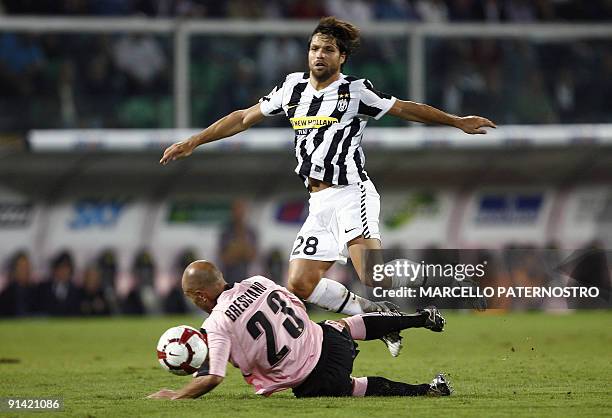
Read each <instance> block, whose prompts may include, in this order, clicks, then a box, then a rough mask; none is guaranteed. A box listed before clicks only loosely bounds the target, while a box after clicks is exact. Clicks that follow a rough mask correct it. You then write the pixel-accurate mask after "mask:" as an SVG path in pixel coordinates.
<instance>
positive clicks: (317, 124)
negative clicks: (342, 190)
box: [259, 73, 396, 185]
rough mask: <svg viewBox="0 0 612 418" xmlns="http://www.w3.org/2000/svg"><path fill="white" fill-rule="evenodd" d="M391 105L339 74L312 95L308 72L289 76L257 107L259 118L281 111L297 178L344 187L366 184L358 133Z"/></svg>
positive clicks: (386, 97) (385, 97)
mask: <svg viewBox="0 0 612 418" xmlns="http://www.w3.org/2000/svg"><path fill="white" fill-rule="evenodd" d="M395 100H396V99H395V97H392V96H390V95H388V94H385V93H381V92H379V91H377V90H375V89H374V87H373V86H372V83H370V81H368V80H366V79H363V78H361V79H358V78H355V77H351V76H345V75H344V74H340V78H339V79H338V80H336V81H334V82H333V83H332V84H330V85H329V86H327V87H326V88H324V89H322V90H318V91H317V90H315V88H314V87H312V85H311V84H310V82H309V74H308V73H293V74H289V75H288V76H287V77H286V78H285V80H284V82H283V83H282V84H281V85H279V86H276V87H274V89H273V90H272V91H271V92H270V94H268V95H267V96H265V97H263V98H261V99H260V101H259V103H260V108H261V112H262V113H263V114H264V115H265V116H274V115H278V114H280V113H282V112H284V113H285V115H286V116H287V118H288V119H289V122H290V123H291V126H292V127H293V129H294V130H295V158H296V159H297V162H298V164H297V167H296V169H295V172H296V173H297V174H298V175H300V176H301V177H302V178H303V179H305V178H306V177H312V178H315V179H318V180H322V181H325V182H327V183H331V184H339V185H346V184H353V183H358V182H360V181H366V180H368V175H367V173H366V171H365V169H364V165H365V156H364V153H363V149H362V148H361V139H362V136H363V130H364V128H365V127H366V124H367V122H368V119H369V118H374V119H380V118H381V117H382V116H383V115H384V114H385V113H387V112H388V111H389V109H391V107H392V106H393V104H394V103H395Z"/></svg>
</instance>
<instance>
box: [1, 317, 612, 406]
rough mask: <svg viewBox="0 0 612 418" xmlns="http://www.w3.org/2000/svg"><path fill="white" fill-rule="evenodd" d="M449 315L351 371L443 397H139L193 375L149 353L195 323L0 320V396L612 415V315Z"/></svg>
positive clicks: (235, 377)
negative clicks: (169, 332)
mask: <svg viewBox="0 0 612 418" xmlns="http://www.w3.org/2000/svg"><path fill="white" fill-rule="evenodd" d="M446 316H447V320H448V323H447V329H446V331H445V332H443V333H441V334H437V333H433V332H430V331H428V330H423V329H416V330H406V331H404V332H403V336H404V341H405V343H404V350H403V351H402V354H401V356H400V357H398V358H391V357H390V356H389V354H388V353H387V351H386V349H385V348H384V346H383V344H382V343H381V342H379V341H372V342H367V343H366V342H363V343H360V345H359V348H360V350H361V352H360V354H359V356H358V357H357V360H356V362H355V368H354V375H356V376H363V375H379V376H385V377H388V378H390V379H395V380H402V381H406V382H411V383H416V382H425V381H429V380H430V379H431V378H432V377H433V376H434V374H435V373H436V372H438V371H445V372H446V373H447V374H448V375H449V376H450V379H451V380H452V382H453V385H454V387H455V393H454V395H453V396H451V397H448V398H367V399H364V398H361V399H335V398H319V399H307V400H303V399H302V400H298V399H295V398H293V397H292V396H291V393H290V392H288V391H286V392H282V393H277V394H275V395H273V396H272V397H270V398H264V397H260V396H257V395H255V394H253V391H252V390H251V388H250V386H248V385H247V384H246V383H244V381H243V380H242V378H241V376H240V373H239V371H238V370H235V369H233V368H232V367H231V366H228V370H229V374H228V377H227V378H226V380H225V381H224V382H223V384H222V385H221V386H219V387H218V388H217V389H216V390H215V391H213V392H212V393H210V394H208V395H206V396H204V397H203V398H200V399H198V400H189V401H174V402H173V401H160V400H147V399H144V398H145V396H146V395H147V394H148V393H151V392H154V391H156V390H158V389H160V388H162V387H168V388H178V387H180V386H181V385H182V384H184V383H185V382H186V381H187V379H189V377H178V376H173V375H171V374H169V373H167V372H165V371H163V370H162V369H161V368H160V367H159V366H158V364H157V359H156V356H155V345H156V342H157V338H158V337H159V336H160V335H161V333H162V332H163V331H164V330H165V329H166V328H169V327H170V326H173V325H178V324H189V325H193V326H196V327H199V325H200V322H201V319H200V318H198V317H196V316H189V317H165V318H143V319H136V318H113V319H92V320H84V319H74V320H68V319H60V320H51V319H49V320H43V319H40V320H14V321H7V320H4V321H0V338H1V340H0V341H1V342H0V397H8V396H12V397H45V396H62V397H63V398H64V404H65V407H64V411H63V412H61V413H52V414H59V415H57V416H96V417H101V416H113V417H114V416H167V417H187V416H200V417H237V416H244V417H249V418H253V417H270V416H272V415H277V416H286V417H294V416H307V417H317V416H325V417H360V416H368V417H374V416H383V417H391V416H398V417H399V416H408V415H410V416H440V417H444V416H453V417H454V416H465V417H474V416H485V417H491V416H512V417H518V416H534V417H547V416H550V417H558V416H570V417H578V416H592V417H601V416H606V415H607V416H612V402H611V400H612V396H611V395H612V388H611V376H612V312H578V313H573V314H565V315H553V314H543V313H520V314H517V313H514V314H502V315H490V314H485V315H482V314H472V313H468V314H465V313H464V314H462V313H450V312H449V313H447V315H446ZM316 319H318V320H320V319H322V317H321V315H317V317H316ZM5 414H6V412H5V413H0V415H5ZM11 414H12V415H18V414H16V413H15V414H13V413H9V415H11Z"/></svg>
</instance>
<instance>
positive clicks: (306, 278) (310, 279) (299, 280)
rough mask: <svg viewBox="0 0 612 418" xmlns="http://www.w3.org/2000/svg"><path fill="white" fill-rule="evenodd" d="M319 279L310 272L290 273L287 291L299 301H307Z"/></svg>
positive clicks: (317, 275) (318, 276)
mask: <svg viewBox="0 0 612 418" xmlns="http://www.w3.org/2000/svg"><path fill="white" fill-rule="evenodd" d="M320 279H321V277H320V275H319V274H316V273H312V272H290V273H289V279H288V281H287V289H289V291H290V292H291V293H293V294H294V295H296V296H297V297H299V298H301V299H308V297H309V296H310V294H311V293H312V291H313V290H314V288H315V287H317V284H318V283H319V280H320Z"/></svg>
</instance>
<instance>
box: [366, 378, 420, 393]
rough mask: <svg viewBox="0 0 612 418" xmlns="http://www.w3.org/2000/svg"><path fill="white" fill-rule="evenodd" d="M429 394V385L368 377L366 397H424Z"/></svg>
mask: <svg viewBox="0 0 612 418" xmlns="http://www.w3.org/2000/svg"><path fill="white" fill-rule="evenodd" d="M427 392H429V384H428V383H423V384H421V385H410V384H408V383H402V382H394V381H392V380H389V379H385V378H384V377H377V376H368V387H367V388H366V392H365V396H423V395H427Z"/></svg>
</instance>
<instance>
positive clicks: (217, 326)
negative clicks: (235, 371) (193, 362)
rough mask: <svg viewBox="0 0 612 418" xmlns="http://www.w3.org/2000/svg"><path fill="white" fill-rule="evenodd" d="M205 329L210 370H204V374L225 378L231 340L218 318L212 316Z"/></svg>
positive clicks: (206, 322)
mask: <svg viewBox="0 0 612 418" xmlns="http://www.w3.org/2000/svg"><path fill="white" fill-rule="evenodd" d="M203 327H204V328H205V329H206V335H207V340H208V360H207V361H208V370H206V369H205V368H202V372H205V373H203V374H214V375H215V376H221V377H225V372H226V369H227V362H228V360H229V357H230V350H231V340H230V337H229V334H228V331H226V330H225V329H224V327H223V326H222V324H221V323H220V321H219V320H218V318H216V317H215V316H214V315H211V316H210V317H209V318H208V319H207V320H206V321H205V322H204V325H203ZM199 374H200V371H198V375H199Z"/></svg>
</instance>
